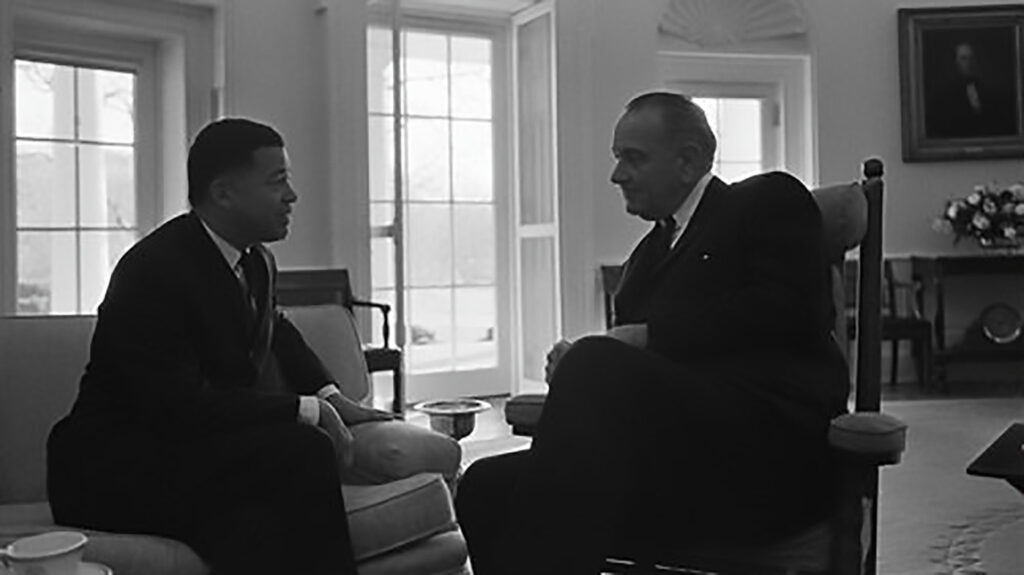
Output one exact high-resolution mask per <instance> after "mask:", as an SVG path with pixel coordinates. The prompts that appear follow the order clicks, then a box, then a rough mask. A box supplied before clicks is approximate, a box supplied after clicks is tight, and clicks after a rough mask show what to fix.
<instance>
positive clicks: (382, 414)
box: [327, 393, 398, 425]
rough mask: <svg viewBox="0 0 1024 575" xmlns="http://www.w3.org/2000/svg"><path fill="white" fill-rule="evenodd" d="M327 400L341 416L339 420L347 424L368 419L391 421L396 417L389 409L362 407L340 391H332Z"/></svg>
mask: <svg viewBox="0 0 1024 575" xmlns="http://www.w3.org/2000/svg"><path fill="white" fill-rule="evenodd" d="M327 401H328V402H329V403H330V404H331V406H332V407H334V409H335V410H336V411H337V412H338V415H340V416H341V420H342V421H344V422H345V423H346V424H347V425H358V424H360V423H367V422H370V421H391V420H394V419H398V416H397V415H396V414H394V413H391V412H390V411H381V410H379V409H373V408H371V407H364V406H362V405H359V404H358V403H356V402H354V401H352V400H351V399H349V398H347V397H345V396H344V395H342V394H340V393H334V394H331V395H329V396H328V397H327Z"/></svg>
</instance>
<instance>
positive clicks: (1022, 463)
mask: <svg viewBox="0 0 1024 575" xmlns="http://www.w3.org/2000/svg"><path fill="white" fill-rule="evenodd" d="M967 474H968V475H977V476H979V477H995V478H998V479H1003V480H1005V481H1006V482H1007V483H1009V484H1010V485H1012V486H1013V488H1014V489H1016V490H1017V491H1019V492H1020V493H1021V495H1024V423H1014V424H1013V425H1011V426H1010V427H1008V428H1007V429H1006V431H1004V432H1003V434H1002V435H1000V436H999V438H998V439H996V440H995V441H994V442H993V443H992V445H989V446H988V448H986V449H985V451H983V452H982V453H981V455H979V456H978V458H977V459H975V460H974V461H973V462H971V464H970V465H969V466H968V467H967Z"/></svg>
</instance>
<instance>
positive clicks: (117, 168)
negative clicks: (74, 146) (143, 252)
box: [78, 144, 135, 228]
mask: <svg viewBox="0 0 1024 575" xmlns="http://www.w3.org/2000/svg"><path fill="white" fill-rule="evenodd" d="M78 153H79V154H80V164H79V165H80V166H81V169H80V171H79V186H80V188H79V190H80V194H81V197H79V202H80V204H79V205H80V209H81V225H83V226H110V227H121V228H131V227H135V151H134V150H133V149H132V148H130V147H124V146H97V145H94V144H81V145H80V147H79V152H78Z"/></svg>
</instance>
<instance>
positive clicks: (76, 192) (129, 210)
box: [15, 59, 138, 315]
mask: <svg viewBox="0 0 1024 575" xmlns="http://www.w3.org/2000/svg"><path fill="white" fill-rule="evenodd" d="M15 114H16V122H15V123H16V127H15V149H16V156H17V163H16V179H17V184H16V185H17V195H16V202H17V204H16V205H17V218H16V230H17V254H18V255H17V258H18V263H17V286H18V287H17V305H16V313H18V314H20V315H51V314H55V315H56V314H91V313H95V311H96V307H97V306H98V304H99V302H100V300H101V299H102V297H103V294H104V292H105V290H106V287H107V281H108V280H109V278H110V272H111V271H112V270H113V267H114V264H115V263H116V262H117V260H118V259H119V258H120V257H121V255H122V254H123V253H124V252H125V251H126V250H127V249H128V247H130V246H131V244H132V243H133V242H134V241H135V239H136V237H137V233H138V226H137V218H136V205H135V200H136V185H135V120H134V118H135V74H134V73H131V72H122V71H114V70H105V69H99V68H91V67H84V66H69V65H61V64H55V63H49V62H41V61H34V60H24V59H19V60H16V61H15Z"/></svg>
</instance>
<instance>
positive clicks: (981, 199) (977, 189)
mask: <svg viewBox="0 0 1024 575" xmlns="http://www.w3.org/2000/svg"><path fill="white" fill-rule="evenodd" d="M935 227H936V229H939V230H940V231H943V232H947V233H952V234H954V239H953V243H954V244H956V243H958V242H959V241H960V240H961V239H963V238H965V237H969V238H973V239H974V240H976V241H977V242H978V244H979V245H980V246H981V247H983V248H1004V249H1016V248H1018V247H1020V246H1021V241H1022V240H1024V184H1020V183H1017V184H1013V185H1011V186H998V185H996V184H994V183H992V184H986V185H977V186H974V191H972V192H971V193H970V194H969V195H968V196H967V197H966V198H954V199H951V200H949V201H948V202H946V209H945V210H944V211H943V213H942V215H941V216H940V217H939V218H938V219H937V220H936V222H935Z"/></svg>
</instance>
